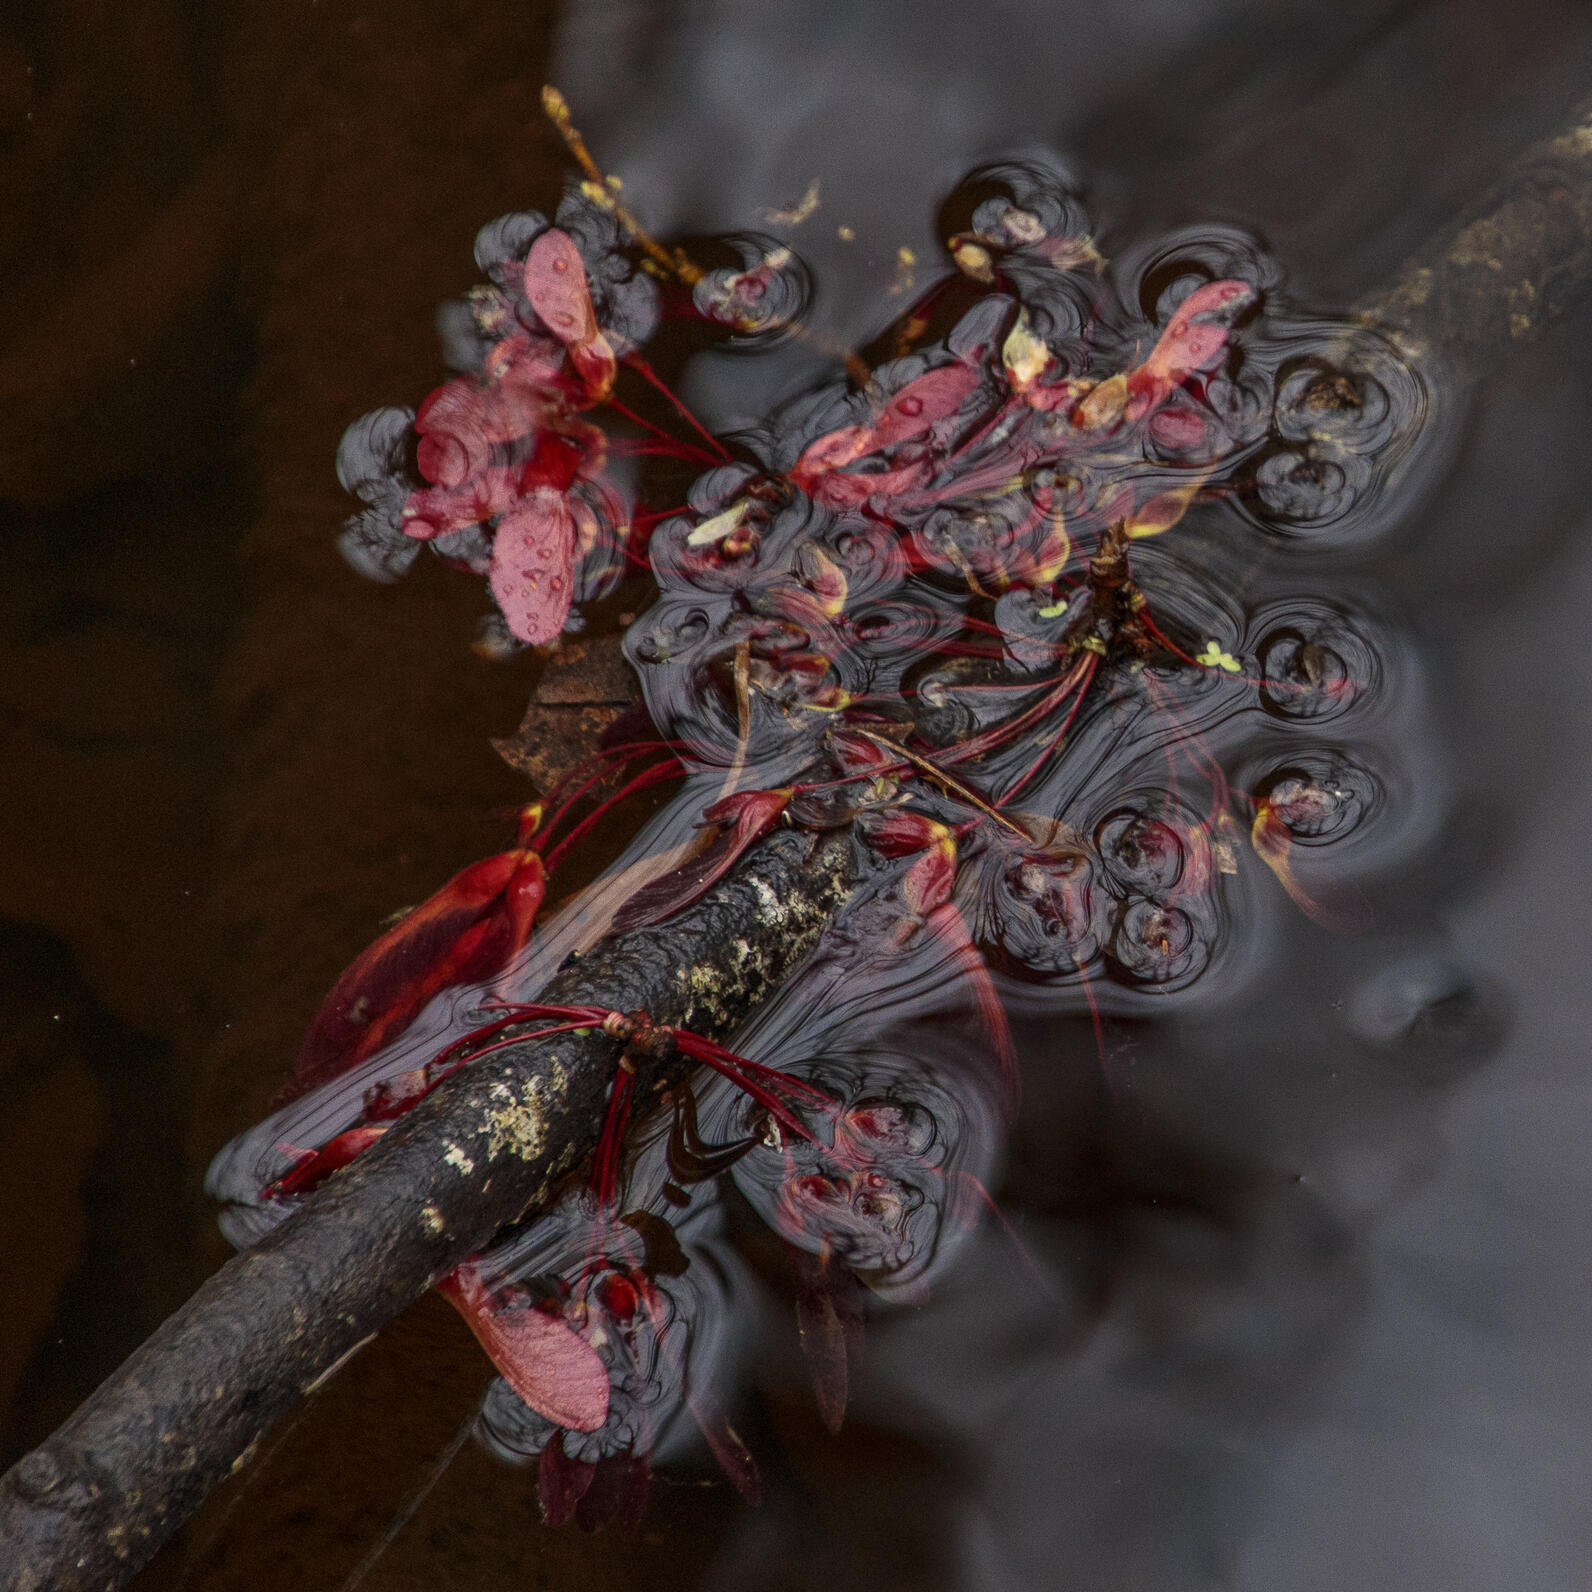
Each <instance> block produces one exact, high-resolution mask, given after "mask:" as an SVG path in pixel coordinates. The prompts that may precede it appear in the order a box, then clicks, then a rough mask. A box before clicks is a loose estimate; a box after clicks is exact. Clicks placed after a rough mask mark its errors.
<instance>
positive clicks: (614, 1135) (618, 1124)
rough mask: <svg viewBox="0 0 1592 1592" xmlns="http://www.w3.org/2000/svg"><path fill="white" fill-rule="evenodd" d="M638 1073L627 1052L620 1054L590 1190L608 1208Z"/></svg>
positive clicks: (599, 1139) (602, 1205)
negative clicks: (625, 1054) (626, 1054)
mask: <svg viewBox="0 0 1592 1592" xmlns="http://www.w3.org/2000/svg"><path fill="white" fill-rule="evenodd" d="M635 1082H636V1074H635V1069H634V1068H633V1067H632V1066H631V1064H630V1059H629V1057H628V1056H621V1057H620V1058H619V1067H618V1070H617V1071H616V1072H615V1073H614V1083H613V1088H612V1089H611V1090H610V1091H609V1094H608V1110H607V1111H606V1112H605V1113H604V1115H603V1127H602V1133H601V1135H600V1136H599V1137H598V1140H597V1154H596V1156H595V1157H594V1159H593V1162H592V1172H591V1190H592V1193H593V1195H594V1196H595V1197H596V1200H597V1203H598V1205H600V1206H601V1207H602V1208H603V1209H604V1210H606V1209H607V1208H608V1207H609V1206H610V1205H612V1204H613V1202H614V1194H615V1192H616V1190H617V1189H618V1186H619V1157H620V1151H621V1150H622V1148H623V1146H624V1142H625V1127H626V1125H627V1124H628V1122H629V1121H630V1099H631V1095H632V1094H633V1092H634V1090H635Z"/></svg>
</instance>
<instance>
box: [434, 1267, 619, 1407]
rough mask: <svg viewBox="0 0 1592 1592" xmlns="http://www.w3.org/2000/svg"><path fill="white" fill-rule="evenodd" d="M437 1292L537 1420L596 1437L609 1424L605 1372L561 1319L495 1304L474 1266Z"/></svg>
mask: <svg viewBox="0 0 1592 1592" xmlns="http://www.w3.org/2000/svg"><path fill="white" fill-rule="evenodd" d="M437 1291H438V1292H439V1293H440V1294H442V1296H443V1297H444V1298H445V1299H447V1300H448V1302H449V1303H450V1304H451V1305H453V1306H454V1308H455V1309H456V1310H458V1312H459V1314H460V1315H462V1316H463V1317H464V1319H465V1321H466V1322H467V1323H468V1324H469V1327H470V1330H471V1332H473V1333H474V1334H475V1336H476V1340H477V1341H478V1342H479V1343H480V1345H481V1347H482V1348H483V1349H485V1350H486V1353H487V1357H488V1358H489V1359H490V1360H491V1362H492V1363H493V1365H495V1366H496V1367H497V1368H498V1371H499V1373H500V1374H501V1375H502V1377H503V1379H504V1381H506V1382H507V1383H508V1385H509V1386H510V1387H511V1388H513V1389H514V1391H515V1393H517V1394H518V1395H519V1397H520V1398H521V1399H523V1400H524V1401H525V1403H526V1404H527V1405H529V1406H530V1408H531V1409H533V1410H535V1411H536V1413H537V1414H538V1415H544V1416H546V1417H547V1419H548V1420H550V1421H553V1422H555V1423H556V1424H557V1425H559V1426H565V1427H568V1428H570V1429H571V1430H572V1431H576V1432H595V1431H596V1430H597V1428H598V1427H599V1426H601V1425H602V1424H603V1422H604V1421H605V1420H607V1419H608V1367H607V1366H606V1365H604V1364H603V1362H602V1356H601V1355H599V1354H598V1353H597V1351H596V1350H595V1349H594V1348H593V1347H592V1346H591V1345H590V1344H589V1343H588V1342H587V1341H586V1340H585V1339H584V1338H583V1337H581V1335H580V1334H579V1333H578V1332H576V1331H575V1329H574V1328H573V1327H572V1326H570V1324H569V1323H568V1322H567V1321H565V1320H564V1319H563V1317H562V1316H559V1315H556V1314H554V1313H553V1312H551V1311H549V1310H545V1309H543V1308H541V1307H540V1306H538V1305H532V1304H528V1303H527V1304H503V1303H500V1302H499V1301H498V1300H497V1299H495V1298H494V1297H493V1295H492V1291H491V1290H490V1289H489V1288H488V1287H487V1285H486V1283H485V1281H484V1280H483V1278H482V1276H481V1268H480V1267H479V1266H478V1265H476V1264H475V1262H473V1261H466V1262H465V1264H464V1265H462V1266H460V1267H459V1268H458V1269H457V1270H456V1271H454V1272H452V1273H450V1274H449V1275H448V1276H447V1277H444V1278H443V1280H442V1281H441V1282H439V1283H438V1284H437Z"/></svg>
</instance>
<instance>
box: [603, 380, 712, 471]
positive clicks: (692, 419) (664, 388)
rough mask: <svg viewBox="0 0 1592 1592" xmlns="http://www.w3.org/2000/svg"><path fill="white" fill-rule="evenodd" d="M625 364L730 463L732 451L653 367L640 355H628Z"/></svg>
mask: <svg viewBox="0 0 1592 1592" xmlns="http://www.w3.org/2000/svg"><path fill="white" fill-rule="evenodd" d="M625 363H626V364H627V365H628V366H630V368H631V369H632V370H633V371H635V372H636V374H637V375H638V376H640V377H641V379H642V380H643V381H645V382H647V383H648V384H649V385H651V386H653V387H656V388H657V389H658V391H659V392H661V393H662V394H663V396H664V397H665V398H667V399H668V400H669V402H670V403H671V404H673V405H674V407H675V408H676V409H677V410H679V412H680V414H681V415H682V416H683V417H684V419H685V422H686V424H687V425H689V426H690V427H691V428H692V430H694V431H695V432H696V433H697V435H698V436H700V437H701V438H702V439H703V441H704V442H706V443H707V445H708V446H709V447H710V448H712V450H713V451H714V452H715V453H716V454H717V455H718V456H719V458H720V459H721V460H722V461H723V462H724V463H725V464H728V463H729V462H730V450H729V449H728V448H726V447H725V446H724V444H723V443H722V442H720V441H719V439H718V438H717V437H715V436H714V435H713V433H712V432H711V431H709V430H708V428H707V427H706V426H704V425H703V424H702V422H701V421H700V420H698V419H697V417H696V416H695V415H694V414H692V413H691V411H690V410H689V409H687V408H686V406H685V405H684V404H683V403H681V402H680V400H679V399H678V398H676V397H675V395H674V394H673V393H672V392H671V391H670V390H669V387H668V384H667V383H666V382H665V381H664V380H663V378H662V377H661V376H659V375H658V373H657V372H656V371H655V370H654V369H653V368H652V366H651V365H649V364H648V363H647V362H646V360H644V359H643V358H642V357H641V355H640V354H626V355H625Z"/></svg>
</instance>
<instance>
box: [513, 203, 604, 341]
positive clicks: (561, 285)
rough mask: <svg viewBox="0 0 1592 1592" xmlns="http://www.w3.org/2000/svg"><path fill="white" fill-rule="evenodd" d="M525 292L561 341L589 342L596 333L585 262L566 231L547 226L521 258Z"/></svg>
mask: <svg viewBox="0 0 1592 1592" xmlns="http://www.w3.org/2000/svg"><path fill="white" fill-rule="evenodd" d="M525 296H526V297H527V298H528V299H529V300H530V301H531V308H532V309H533V310H535V311H536V313H537V314H538V315H539V316H540V317H541V318H542V321H543V322H544V324H545V325H546V326H547V329H548V330H549V331H550V332H551V333H552V334H553V336H554V337H556V338H557V339H558V340H559V341H560V342H561V343H567V344H579V343H589V342H590V341H591V340H592V339H593V338H594V337H595V336H596V335H597V314H596V311H595V310H593V309H592V303H591V290H590V289H589V288H588V287H587V286H586V264H585V261H583V260H582V259H581V257H580V250H579V249H577V248H576V247H575V240H574V239H573V238H571V237H570V235H569V234H568V233H567V232H560V231H559V230H558V228H557V227H553V228H550V229H549V230H548V231H546V232H544V233H543V234H542V235H541V237H539V238H538V239H537V240H536V242H535V243H533V244H532V245H531V252H530V253H529V254H528V255H527V256H526V258H525Z"/></svg>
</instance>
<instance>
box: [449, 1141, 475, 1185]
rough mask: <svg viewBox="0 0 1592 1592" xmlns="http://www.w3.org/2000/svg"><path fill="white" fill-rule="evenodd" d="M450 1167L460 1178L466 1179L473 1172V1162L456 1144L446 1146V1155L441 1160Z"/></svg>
mask: <svg viewBox="0 0 1592 1592" xmlns="http://www.w3.org/2000/svg"><path fill="white" fill-rule="evenodd" d="M442 1159H443V1160H444V1161H446V1162H447V1163H448V1165H449V1166H451V1167H452V1168H453V1169H454V1170H455V1171H456V1172H457V1173H458V1174H459V1176H460V1177H468V1176H469V1175H470V1174H471V1173H472V1172H473V1171H474V1170H475V1162H474V1161H472V1160H471V1159H470V1157H469V1156H467V1155H466V1154H465V1153H464V1151H463V1150H461V1149H460V1148H459V1146H458V1145H457V1144H450V1145H449V1146H448V1153H447V1154H446V1155H444V1156H443V1158H442Z"/></svg>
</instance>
